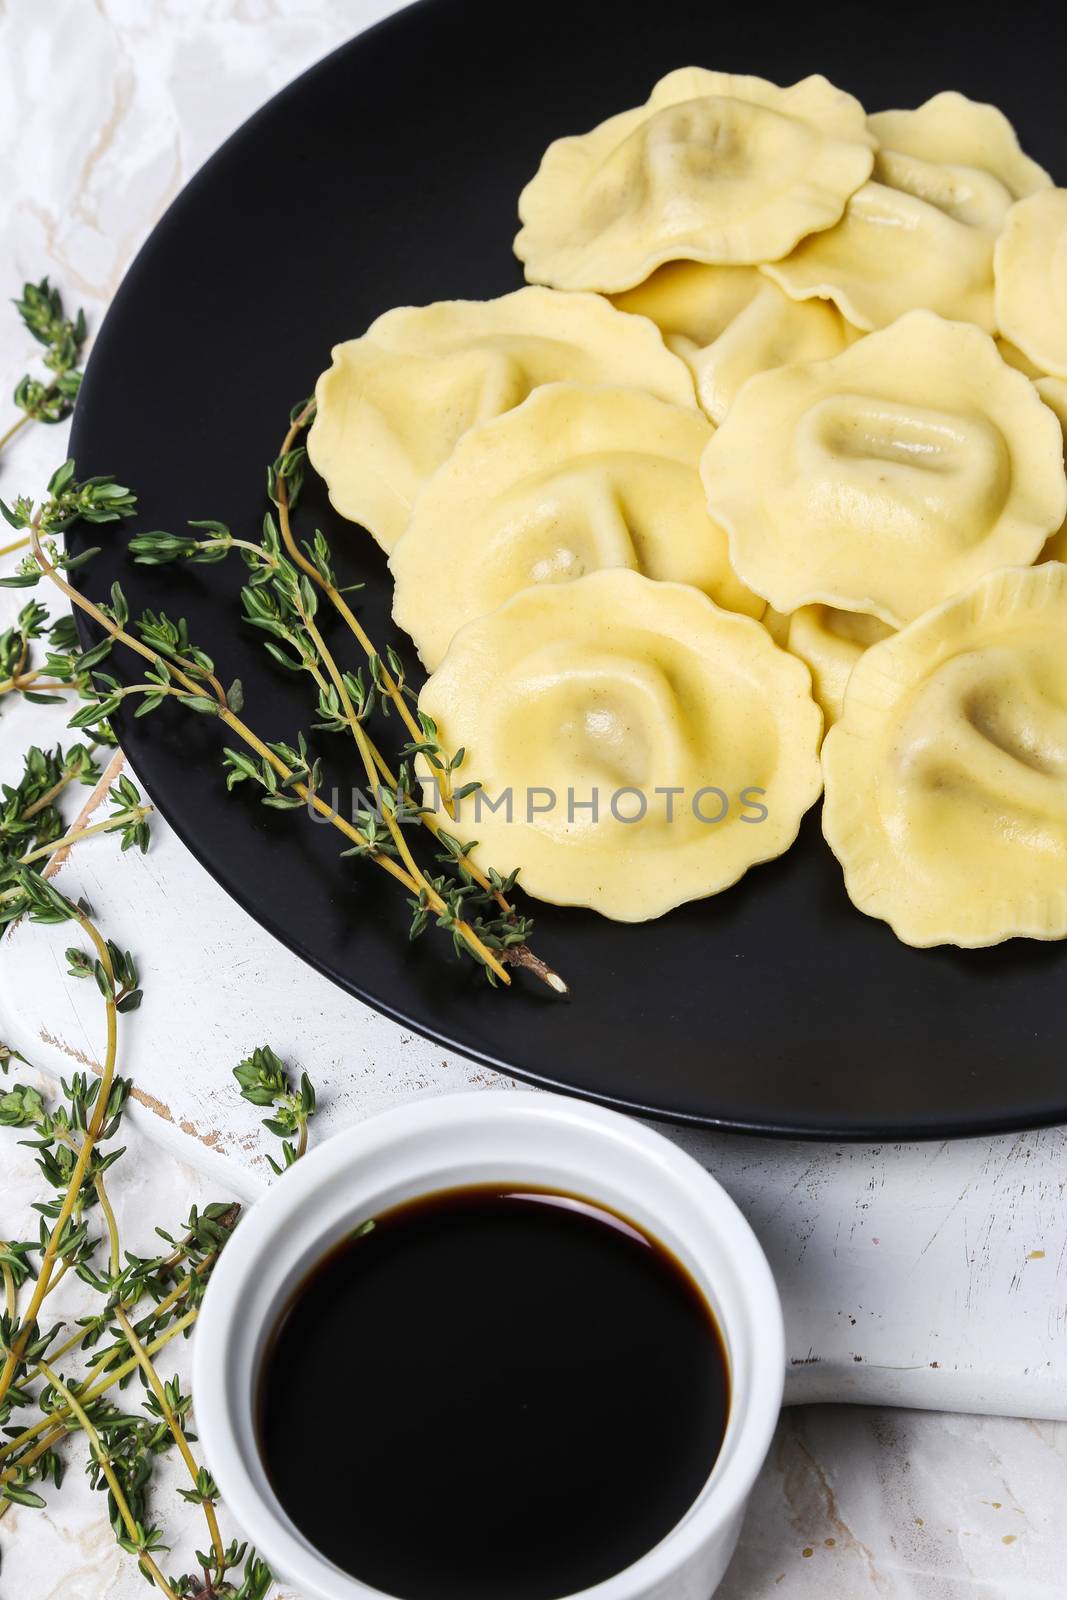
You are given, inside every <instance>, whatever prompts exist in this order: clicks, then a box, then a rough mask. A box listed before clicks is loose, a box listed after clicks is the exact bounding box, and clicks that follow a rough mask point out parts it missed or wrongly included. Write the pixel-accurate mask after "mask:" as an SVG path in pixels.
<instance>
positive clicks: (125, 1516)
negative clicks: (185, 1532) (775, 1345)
mask: <svg viewBox="0 0 1067 1600" xmlns="http://www.w3.org/2000/svg"><path fill="white" fill-rule="evenodd" d="M37 1371H38V1372H39V1373H40V1374H41V1375H42V1376H43V1377H44V1378H46V1379H47V1380H48V1382H49V1383H50V1384H51V1385H52V1387H53V1389H55V1391H56V1393H57V1394H60V1395H62V1396H63V1399H64V1400H65V1401H66V1403H67V1406H68V1407H69V1409H70V1411H71V1413H72V1414H73V1415H74V1416H75V1417H76V1418H77V1419H78V1422H79V1424H80V1426H81V1428H82V1431H83V1432H84V1434H85V1436H86V1438H87V1439H88V1441H89V1445H90V1448H91V1449H92V1452H93V1454H94V1456H95V1457H96V1459H97V1461H98V1462H99V1463H100V1470H101V1472H102V1473H103V1474H104V1477H105V1478H106V1479H107V1486H108V1488H109V1489H110V1490H111V1494H112V1498H113V1499H114V1502H115V1505H116V1508H117V1509H118V1513H119V1516H120V1517H121V1518H122V1520H123V1522H124V1524H125V1526H126V1532H127V1533H128V1534H129V1537H130V1543H131V1545H133V1546H134V1547H135V1548H136V1549H137V1553H138V1557H139V1560H140V1563H141V1566H142V1567H143V1568H144V1570H145V1571H146V1572H147V1573H149V1574H150V1576H151V1578H152V1582H153V1583H154V1584H155V1586H156V1588H157V1589H158V1590H159V1591H160V1593H161V1594H164V1595H166V1596H167V1597H168V1600H178V1597H177V1595H176V1594H175V1593H174V1590H173V1589H172V1588H171V1586H170V1584H169V1583H168V1582H167V1580H166V1578H165V1577H164V1576H163V1574H162V1572H160V1570H159V1568H158V1567H157V1566H156V1563H155V1562H154V1561H153V1559H152V1557H151V1555H150V1554H149V1552H148V1551H147V1550H145V1549H144V1548H143V1547H142V1541H141V1530H140V1528H139V1527H138V1526H137V1523H136V1521H135V1519H134V1515H133V1512H132V1511H131V1510H130V1507H129V1503H128V1501H127V1499H126V1496H125V1495H124V1494H123V1492H122V1485H121V1484H120V1483H119V1480H118V1478H117V1477H116V1476H115V1469H114V1467H113V1466H112V1465H111V1457H110V1456H109V1455H108V1453H107V1451H106V1450H105V1448H104V1444H103V1440H102V1439H101V1438H100V1435H99V1434H98V1433H97V1431H96V1429H95V1428H94V1427H93V1424H92V1422H91V1421H90V1420H89V1416H88V1413H87V1412H86V1411H85V1410H84V1408H83V1407H82V1406H81V1404H80V1403H79V1401H78V1400H77V1399H76V1398H75V1396H74V1395H73V1394H72V1393H71V1391H70V1390H69V1389H68V1388H67V1386H66V1384H65V1383H64V1382H63V1380H62V1378H60V1377H58V1376H57V1374H56V1373H55V1372H53V1371H52V1369H51V1367H50V1366H49V1365H48V1363H47V1362H46V1361H39V1362H38V1363H37Z"/></svg>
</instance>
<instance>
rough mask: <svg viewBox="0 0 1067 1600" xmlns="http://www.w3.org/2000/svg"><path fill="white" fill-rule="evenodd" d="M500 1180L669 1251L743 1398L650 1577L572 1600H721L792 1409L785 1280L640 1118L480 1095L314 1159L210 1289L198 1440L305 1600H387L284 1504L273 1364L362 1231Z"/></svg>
mask: <svg viewBox="0 0 1067 1600" xmlns="http://www.w3.org/2000/svg"><path fill="white" fill-rule="evenodd" d="M496 1182H506V1183H511V1182H515V1183H529V1184H537V1185H542V1186H547V1187H551V1188H557V1189H562V1190H567V1191H570V1192H572V1193H574V1194H577V1195H581V1196H584V1197H586V1198H587V1199H590V1200H593V1201H599V1202H600V1203H601V1204H602V1205H605V1206H608V1207H611V1208H613V1209H614V1210H617V1211H620V1212H622V1213H623V1215H624V1216H627V1217H629V1218H631V1219H632V1220H633V1221H634V1222H636V1223H638V1224H639V1225H640V1226H641V1227H642V1228H644V1229H646V1230H647V1231H648V1232H649V1233H651V1234H652V1235H653V1236H654V1237H655V1238H657V1239H658V1240H659V1241H660V1242H661V1243H662V1244H664V1245H665V1246H666V1247H667V1248H668V1249H669V1250H671V1251H673V1252H674V1254H675V1255H676V1256H677V1258H678V1259H679V1260H680V1261H681V1262H682V1264H683V1265H684V1266H685V1267H686V1268H687V1269H688V1271H689V1273H690V1274H691V1275H692V1277H693V1278H694V1279H695V1281H696V1283H697V1284H698V1285H699V1286H700V1289H701V1290H702V1292H703V1293H704V1295H705V1297H706V1298H707V1301H708V1304H709V1305H710V1306H711V1308H712V1310H713V1311H714V1313H715V1316H716V1318H717V1320H718V1323H719V1327H720V1329H721V1331H722V1335H723V1340H724V1342H725V1345H726V1351H727V1355H728V1357H729V1363H730V1397H731V1398H730V1414H729V1419H728V1422H727V1427H726V1435H725V1438H724V1440H723V1445H722V1449H721V1451H720V1453H719V1457H718V1460H717V1461H716V1463H715V1466H714V1468H713V1469H712V1472H711V1475H710V1477H709V1478H708V1481H707V1483H706V1484H705V1485H704V1488H703V1490H702V1491H701V1493H700V1495H699V1497H698V1498H697V1500H696V1502H695V1504H694V1505H693V1506H692V1507H691V1508H690V1510H689V1511H688V1512H687V1513H686V1514H685V1516H683V1517H682V1518H681V1520H680V1521H679V1522H678V1524H677V1525H676V1526H675V1527H674V1528H673V1529H672V1530H671V1532H670V1533H669V1534H667V1536H666V1538H664V1539H662V1540H661V1541H660V1543H659V1544H657V1545H656V1546H655V1547H654V1548H653V1549H651V1550H650V1551H649V1552H648V1553H647V1554H646V1555H644V1556H642V1557H641V1559H640V1560H639V1561H635V1562H634V1563H633V1565H632V1566H629V1567H627V1568H626V1569H625V1571H623V1572H620V1573H618V1574H617V1575H616V1576H615V1577H612V1578H608V1579H606V1580H605V1581H604V1582H603V1583H598V1584H596V1585H595V1586H594V1587H593V1588H591V1589H583V1590H582V1591H581V1594H580V1595H573V1596H560V1597H559V1600H709V1596H710V1595H711V1593H712V1591H713V1590H714V1589H715V1587H716V1585H717V1584H718V1582H719V1580H720V1579H721V1577H722V1575H723V1573H724V1571H725V1570H726V1566H727V1564H728V1562H729V1560H730V1556H731V1554H732V1553H733V1549H734V1546H735V1544H736V1542H737V1535H738V1532H739V1530H740V1524H741V1517H742V1514H743V1512H744V1508H745V1502H746V1500H747V1498H748V1495H749V1492H750V1490H751V1488H752V1485H753V1483H754V1481H755V1479H756V1475H757V1473H758V1472H759V1469H760V1467H761V1465H762V1463H763V1459H764V1456H765V1455H766V1453H767V1448H768V1445H769V1444H770V1441H771V1435H772V1433H773V1431H774V1426H775V1422H776V1420H777V1417H778V1411H779V1407H780V1405H781V1401H782V1385H783V1379H784V1369H785V1342H784V1335H783V1328H782V1312H781V1306H780V1304H779V1300H778V1294H777V1291H776V1289H775V1285H774V1279H773V1277H772V1276H771V1270H770V1268H769V1266H768V1265H767V1261H766V1258H765V1257H764V1255H763V1252H762V1250H761V1249H760V1246H759V1243H758V1242H757V1240H756V1237H755V1235H754V1234H753V1232H752V1230H751V1228H750V1227H749V1225H748V1223H747V1222H746V1221H745V1219H744V1217H742V1215H741V1213H740V1211H738V1209H737V1207H736V1206H735V1205H734V1203H733V1201H732V1200H731V1199H730V1198H729V1196H728V1195H727V1194H726V1193H725V1191H724V1190H723V1189H721V1188H720V1187H719V1185H718V1184H717V1183H716V1182H715V1180H714V1179H713V1178H711V1177H709V1175H708V1173H707V1172H705V1170H704V1168H703V1167H701V1166H699V1165H698V1164H697V1163H696V1162H695V1161H693V1160H692V1159H691V1158H690V1157H689V1156H687V1155H685V1154H684V1153H683V1152H682V1151H681V1150H679V1149H678V1148H677V1147H676V1146H675V1145H673V1144H671V1143H670V1142H669V1141H668V1140H667V1139H665V1138H663V1137H662V1135H661V1134H658V1133H654V1132H652V1131H651V1129H649V1128H646V1127H643V1126H642V1125H641V1124H640V1123H638V1122H634V1121H632V1120H631V1119H630V1118H628V1117H623V1116H620V1115H619V1114H618V1113H617V1112H614V1111H606V1110H604V1109H603V1108H602V1107H600V1106H595V1105H588V1104H584V1103H583V1102H581V1101H578V1100H566V1099H562V1098H560V1097H559V1096H556V1095H549V1094H543V1093H531V1092H526V1091H522V1090H515V1091H500V1092H486V1091H485V1090H479V1091H476V1092H474V1093H464V1094H455V1095H443V1096H440V1097H436V1098H433V1099H424V1100H419V1101H416V1102H415V1103H414V1104H412V1105H406V1106H402V1107H399V1108H398V1109H396V1110H392V1111H386V1112H383V1113H381V1114H380V1115H379V1116H375V1117H371V1118H370V1119H369V1120H368V1121H366V1122H363V1123H361V1124H360V1125H359V1126H358V1127H355V1128H352V1129H350V1130H349V1131H348V1132H346V1133H343V1134H338V1135H337V1136H336V1137H334V1138H332V1139H330V1140H329V1142H328V1143H327V1144H325V1145H322V1146H320V1147H319V1148H318V1149H316V1150H313V1151H312V1152H311V1153H310V1154H309V1155H307V1156H305V1157H304V1159H303V1160H302V1161H301V1162H300V1163H299V1164H298V1165H297V1166H296V1167H294V1168H293V1169H292V1170H291V1171H289V1172H287V1173H286V1174H285V1176H284V1178H282V1179H280V1180H279V1181H278V1182H277V1183H275V1184H274V1185H273V1187H272V1188H271V1189H270V1191H269V1193H268V1194H267V1195H266V1196H265V1197H264V1199H262V1200H261V1201H259V1202H258V1203H257V1205H256V1206H255V1207H254V1209H253V1210H252V1212H251V1213H250V1215H249V1216H248V1217H247V1218H246V1219H245V1220H244V1221H243V1222H242V1224H241V1226H240V1227H239V1228H238V1230H237V1233H236V1234H235V1236H234V1238H233V1239H232V1240H231V1242H230V1243H229V1244H228V1245H227V1247H226V1250H225V1252H224V1253H223V1255H222V1257H221V1258H220V1260H219V1264H218V1266H217V1267H216V1268H215V1271H214V1273H213V1274H212V1277H211V1282H210V1284H209V1287H208V1291H207V1294H206V1296H205V1299H204V1305H203V1309H202V1311H201V1313H200V1318H199V1323H198V1328H197V1334H196V1340H195V1349H194V1355H193V1392H194V1394H195V1396H196V1424H197V1432H198V1433H199V1435H200V1438H201V1441H202V1443H203V1448H204V1452H205V1455H206V1457H207V1461H208V1464H209V1466H210V1468H211V1471H212V1473H213V1474H214V1477H215V1479H216V1482H217V1483H218V1485H219V1490H220V1493H221V1495H222V1497H223V1499H224V1500H225V1502H226V1504H227V1506H228V1508H229V1510H230V1511H231V1512H232V1513H233V1516H234V1518H235V1520H236V1521H237V1522H238V1524H239V1525H240V1526H241V1529H242V1531H243V1533H244V1534H246V1535H247V1536H248V1538H250V1539H251V1540H252V1542H253V1543H254V1544H255V1546H256V1548H257V1549H258V1551H259V1552H260V1554H261V1555H262V1556H263V1557H264V1558H265V1559H266V1560H267V1561H268V1562H269V1563H270V1565H271V1567H272V1568H273V1569H274V1571H275V1573H276V1574H277V1575H278V1576H279V1577H283V1578H285V1579H286V1580H287V1581H288V1582H290V1583H292V1584H294V1585H295V1586H296V1587H297V1588H298V1589H299V1591H300V1593H301V1596H302V1600H382V1591H381V1590H379V1589H372V1588H370V1587H369V1586H368V1585H367V1584H365V1583H360V1582H359V1580H358V1579H357V1578H353V1577H351V1576H349V1574H348V1573H346V1572H342V1571H341V1569H340V1568H339V1567H337V1566H335V1565H334V1563H333V1562H332V1561H329V1560H328V1559H327V1558H326V1557H325V1556H324V1555H322V1554H321V1553H320V1552H319V1551H318V1550H316V1549H315V1548H314V1546H312V1545H311V1544H309V1543H308V1541H307V1540H306V1539H305V1538H304V1536H303V1535H302V1534H301V1533H300V1531H299V1529H298V1528H296V1527H295V1526H294V1524H293V1523H292V1522H291V1521H290V1520H289V1518H288V1516H287V1515H286V1513H285V1512H284V1510H283V1509H282V1507H281V1505H280V1504H279V1503H278V1501H277V1499H276V1498H275V1495H274V1492H273V1490H272V1489H271V1486H270V1483H269V1481H268V1479H267V1475H266V1472H265V1470H264V1468H263V1464H262V1462H261V1460H260V1457H259V1452H258V1449H257V1446H256V1435H255V1418H254V1405H255V1388H256V1376H257V1372H258V1369H259V1364H260V1360H261V1358H262V1355H263V1351H264V1347H265V1344H266V1341H267V1339H268V1337H269V1335H270V1333H271V1331H272V1329H273V1327H274V1324H275V1320H276V1318H277V1316H278V1314H279V1313H280V1311H281V1310H282V1308H283V1307H284V1305H285V1304H286V1302H287V1300H288V1298H289V1296H290V1294H291V1293H292V1292H293V1290H294V1289H295V1288H296V1287H297V1285H298V1284H299V1283H300V1281H301V1279H302V1278H303V1277H304V1275H305V1274H306V1273H307V1271H308V1270H309V1269H310V1268H311V1267H312V1266H313V1265H314V1264H315V1262H316V1261H318V1260H319V1258H320V1257H321V1256H323V1255H324V1254H325V1253H326V1252H327V1251H328V1250H329V1249H330V1247H331V1246H332V1245H333V1244H334V1243H335V1242H336V1241H338V1240H339V1239H340V1238H342V1237H343V1236H344V1235H346V1234H348V1233H350V1232H351V1231H352V1229H353V1228H354V1227H357V1226H358V1225H359V1224H360V1223H361V1222H364V1221H366V1220H367V1219H368V1218H371V1217H373V1216H375V1215H376V1214H378V1213H380V1212H382V1211H385V1210H388V1209H389V1208H390V1207H392V1206H396V1205H399V1204H402V1203H403V1202H404V1201H407V1200H411V1199H414V1198H415V1197H416V1196H418V1195H423V1194H431V1193H433V1192H435V1191H437V1190H441V1189H452V1188H457V1187H461V1186H463V1185H466V1184H478V1183H496ZM546 1536H547V1537H551V1530H546Z"/></svg>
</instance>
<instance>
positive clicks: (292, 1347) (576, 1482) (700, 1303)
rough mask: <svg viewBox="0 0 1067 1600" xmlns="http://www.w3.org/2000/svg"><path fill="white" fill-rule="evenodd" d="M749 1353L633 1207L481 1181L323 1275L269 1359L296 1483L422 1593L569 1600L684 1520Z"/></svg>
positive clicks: (276, 1443) (308, 1502)
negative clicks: (739, 1357) (737, 1363)
mask: <svg viewBox="0 0 1067 1600" xmlns="http://www.w3.org/2000/svg"><path fill="white" fill-rule="evenodd" d="M728 1413H729V1372H728V1365H727V1358H726V1353H725V1350H724V1348H723V1342H722V1338H721V1335H720V1333H719V1329H718V1327H717V1325H716V1322H715V1319H714V1316H713V1314H712V1312H711V1310H710V1308H709V1306H708V1305H707V1302H706V1301H705V1299H704V1297H703V1295H702V1294H701V1292H700V1290H699V1289H698V1287H697V1285H696V1284H695V1283H694V1282H693V1280H692V1278H691V1277H690V1276H689V1274H688V1273H687V1272H686V1270H685V1269H684V1268H683V1266H682V1265H681V1264H680V1263H679V1262H678V1261H677V1260H676V1258H675V1257H674V1256H673V1255H672V1254H671V1253H670V1252H669V1251H668V1250H666V1249H665V1248H664V1247H663V1246H662V1245H661V1244H660V1243H659V1242H658V1241H656V1240H655V1239H653V1238H652V1237H651V1236H650V1235H649V1234H647V1233H645V1232H644V1231H643V1230H642V1229H641V1228H639V1227H637V1226H636V1224H634V1223H632V1222H630V1221H628V1220H627V1219H626V1218H624V1217H622V1216H620V1215H617V1214H615V1213H614V1212H612V1211H609V1210H606V1209H604V1208H603V1207H601V1206H599V1205H596V1204H594V1203H592V1202H590V1201H588V1200H583V1199H581V1198H580V1197H577V1196H573V1195H568V1194H561V1193H557V1192H555V1191H551V1190H547V1189H536V1188H519V1187H514V1186H512V1187H508V1186H501V1185H492V1186H486V1185H478V1186H474V1187H470V1188H464V1189H453V1190H447V1191H442V1192H439V1193H436V1194H431V1195H428V1196H425V1197H423V1198H420V1199H418V1200H415V1201H412V1202H410V1203H408V1204H406V1205H402V1206H398V1207H396V1208H395V1209H393V1210H391V1211H387V1212H385V1213H384V1214H383V1215H380V1216H379V1217H378V1218H377V1219H376V1222H375V1225H374V1227H373V1228H372V1229H370V1230H369V1231H363V1232H357V1234H356V1235H355V1236H354V1237H352V1238H350V1239H347V1240H345V1241H344V1242H343V1243H342V1244H340V1245H339V1246H337V1247H335V1248H334V1250H333V1251H331V1253H330V1254H329V1255H327V1256H326V1257H325V1258H324V1259H323V1260H322V1261H320V1262H319V1263H318V1265H317V1266H316V1267H315V1268H314V1270H313V1271H312V1272H311V1273H310V1274H309V1275H308V1277H307V1278H305V1280H304V1281H303V1282H302V1283H301V1284H300V1286H299V1288H298V1289H297V1291H296V1293H295V1294H294V1296H293V1297H292V1299H291V1300H290V1302H289V1304H288V1306H287V1307H286V1309H285V1311H284V1312H283V1314H282V1316H281V1318H280V1319H279V1321H278V1324H277V1326H276V1327H275V1329H274V1331H273V1333H272V1336H271V1338H270V1340H269V1342H268V1345H267V1348H266V1353H265V1355H264V1358H263V1360H262V1362H261V1365H260V1371H259V1391H258V1429H259V1444H260V1451H261V1454H262V1458H263V1462H264V1465H265V1467H266V1470H267V1474H268V1476H269V1478H270V1481H271V1484H272V1487H273V1489H274V1492H275V1494H276V1495H277V1498H278V1500H279V1501H280V1503H281V1505H282V1507H283V1509H284V1510H285V1512H286V1513H287V1514H288V1516H289V1517H290V1519H291V1520H292V1522H293V1523H294V1524H295V1525H296V1527H297V1528H298V1529H299V1530H300V1531H301V1533H302V1534H303V1535H304V1536H305V1538H306V1539H308V1540H309V1541H310V1542H311V1543H312V1544H313V1545H314V1546H316V1548H317V1549H318V1550H320V1551H321V1552H322V1553H323V1554H324V1555H326V1556H327V1557H329V1559H330V1560H332V1561H333V1562H335V1563H336V1565H337V1566H338V1567H340V1568H341V1569H342V1570H343V1571H345V1572H347V1573H349V1574H351V1575H352V1576H353V1577H355V1578H358V1579H359V1580H360V1581H361V1582H363V1583H365V1584H368V1585H370V1586H372V1587H375V1588H377V1589H380V1590H382V1591H384V1593H385V1594H387V1595H394V1596H399V1597H401V1600H559V1597H560V1596H566V1595H573V1594H576V1593H577V1592H579V1591H580V1590H583V1589H586V1588H589V1587H591V1586H592V1585H593V1584H595V1583H598V1582H601V1581H602V1580H604V1579H606V1578H608V1577H611V1576H614V1575H615V1574H616V1573H619V1572H621V1571H622V1570H624V1569H625V1568H626V1567H627V1566H629V1565H630V1564H631V1563H632V1562H634V1561H636V1560H637V1559H638V1558H639V1557H640V1556H642V1555H644V1554H645V1553H646V1552H647V1551H649V1550H651V1549H652V1548H653V1546H654V1545H656V1544H658V1543H659V1541H660V1540H661V1539H662V1538H663V1537H664V1536H665V1535H666V1534H667V1533H669V1532H670V1530H671V1529H672V1528H673V1527H675V1526H676V1524H677V1523H678V1522H679V1521H680V1520H681V1519H682V1518H683V1517H684V1516H685V1513H686V1512H687V1511H688V1510H689V1508H690V1507H691V1506H692V1504H693V1503H694V1501H695V1500H696V1498H697V1496H698V1495H699V1493H700V1491H701V1489H702V1488H703V1486H704V1484H705V1482H706V1481H707V1479H708V1476H709V1474H710V1472H711V1469H712V1467H713V1466H714V1464H715V1460H716V1458H717V1456H718V1453H719V1450H720V1448H721V1445H722V1440H723V1436H724V1433H725V1429H726V1422H727V1417H728Z"/></svg>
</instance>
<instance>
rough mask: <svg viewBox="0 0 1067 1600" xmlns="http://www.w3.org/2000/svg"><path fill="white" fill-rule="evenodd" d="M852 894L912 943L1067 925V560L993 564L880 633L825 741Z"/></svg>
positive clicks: (1058, 935) (982, 940)
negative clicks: (959, 589)
mask: <svg viewBox="0 0 1067 1600" xmlns="http://www.w3.org/2000/svg"><path fill="white" fill-rule="evenodd" d="M822 759H823V771H824V774H825V781H826V803H825V806H824V810H823V830H824V832H825V834H826V838H827V840H828V841H829V844H830V847H831V849H832V850H833V852H834V854H835V855H836V856H837V859H838V860H839V861H840V862H841V865H842V867H843V868H844V872H845V885H846V888H847V889H848V893H849V896H850V897H851V899H852V901H853V903H854V904H855V905H856V906H858V907H859V909H860V910H861V911H863V912H866V914H867V915H868V916H872V917H881V918H883V919H884V920H885V921H886V922H888V923H889V924H890V925H891V926H892V928H893V931H894V932H895V933H896V935H897V937H898V938H900V939H902V940H903V941H904V942H905V943H906V944H912V945H920V946H926V945H938V944H956V945H963V946H967V947H971V946H978V945H990V944H998V943H1000V942H1001V940H1004V939H1010V938H1015V937H1028V938H1033V939H1062V938H1063V937H1064V936H1065V935H1067V566H1064V565H1063V564H1062V563H1060V562H1048V563H1046V564H1045V565H1043V566H1038V567H1028V568H1020V567H1012V568H1007V569H1005V570H1002V571H1000V572H995V573H991V574H990V575H989V576H988V577H986V578H984V579H982V581H981V582H980V583H978V584H977V585H975V587H974V588H972V589H970V590H968V591H967V593H965V594H962V595H959V596H957V597H956V598H955V599H953V600H950V601H948V602H946V604H944V605H943V606H939V607H937V608H935V609H934V610H933V611H931V612H928V613H927V615H926V616H924V617H920V618H919V620H918V621H917V622H914V623H912V624H911V626H910V627H908V628H905V629H904V630H903V631H902V632H901V633H898V634H896V635H894V637H893V638H891V639H887V640H886V641H885V642H884V643H883V644H878V645H875V646H874V647H873V648H872V649H870V650H869V651H868V652H867V654H866V655H865V656H864V657H863V659H862V660H861V661H859V662H858V663H857V665H856V667H855V669H854V671H853V673H852V677H851V679H850V681H849V685H848V690H847V692H846V695H845V708H844V715H843V716H842V718H841V720H840V721H839V722H838V723H837V724H836V725H835V726H834V727H833V728H831V730H830V732H829V733H828V734H827V736H826V739H825V741H824V744H823V758H822Z"/></svg>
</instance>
